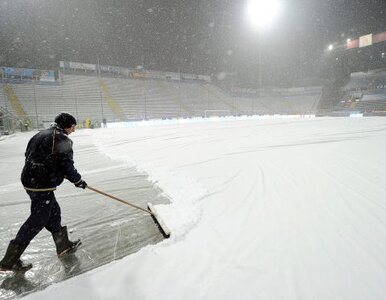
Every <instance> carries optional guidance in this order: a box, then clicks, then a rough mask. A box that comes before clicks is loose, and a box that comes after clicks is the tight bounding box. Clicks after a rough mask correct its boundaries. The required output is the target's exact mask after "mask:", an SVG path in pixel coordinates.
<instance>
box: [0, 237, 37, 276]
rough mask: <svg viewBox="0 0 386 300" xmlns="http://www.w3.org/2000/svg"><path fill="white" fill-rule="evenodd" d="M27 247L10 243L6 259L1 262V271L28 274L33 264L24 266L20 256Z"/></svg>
mask: <svg viewBox="0 0 386 300" xmlns="http://www.w3.org/2000/svg"><path fill="white" fill-rule="evenodd" d="M25 248H27V246H22V245H17V244H13V243H12V241H11V242H10V243H9V245H8V248H7V252H6V253H5V255H4V258H3V259H2V260H1V261H0V270H1V271H14V272H26V271H28V270H29V269H31V268H32V264H23V262H22V261H21V260H20V256H21V255H22V254H23V252H24V250H25Z"/></svg>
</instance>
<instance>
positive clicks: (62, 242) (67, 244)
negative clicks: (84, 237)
mask: <svg viewBox="0 0 386 300" xmlns="http://www.w3.org/2000/svg"><path fill="white" fill-rule="evenodd" d="M52 237H53V238H54V242H55V245H56V253H57V254H58V256H59V257H61V256H62V255H64V254H66V253H73V252H75V251H76V249H77V248H78V247H79V246H80V244H81V242H80V240H77V241H75V242H71V241H70V240H69V239H68V233H67V226H63V227H62V229H61V230H60V231H58V232H55V233H53V234H52Z"/></svg>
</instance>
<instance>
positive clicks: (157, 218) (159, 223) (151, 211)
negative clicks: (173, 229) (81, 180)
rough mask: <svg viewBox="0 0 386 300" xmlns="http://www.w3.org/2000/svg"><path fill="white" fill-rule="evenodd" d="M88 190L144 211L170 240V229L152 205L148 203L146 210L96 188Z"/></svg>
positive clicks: (89, 187)
mask: <svg viewBox="0 0 386 300" xmlns="http://www.w3.org/2000/svg"><path fill="white" fill-rule="evenodd" d="M87 188H88V189H89V190H92V191H94V192H96V193H98V194H101V195H104V196H106V197H109V198H111V199H114V200H116V201H119V202H122V203H124V204H126V205H129V206H131V207H134V208H136V209H139V210H142V211H144V212H146V213H148V214H150V216H151V217H152V219H153V221H154V223H155V224H156V225H157V227H158V229H159V230H160V232H161V233H162V235H163V236H164V237H165V238H169V237H170V230H169V228H168V227H167V226H166V224H165V223H164V222H163V221H162V219H161V217H160V216H159V215H158V214H157V212H156V211H155V209H154V207H153V206H152V205H151V203H148V204H147V209H145V208H142V207H140V206H137V205H135V204H132V203H129V202H127V201H125V200H122V199H119V198H117V197H115V196H113V195H110V194H107V193H105V192H102V191H100V190H97V189H95V188H93V187H91V186H89V185H88V186H87Z"/></svg>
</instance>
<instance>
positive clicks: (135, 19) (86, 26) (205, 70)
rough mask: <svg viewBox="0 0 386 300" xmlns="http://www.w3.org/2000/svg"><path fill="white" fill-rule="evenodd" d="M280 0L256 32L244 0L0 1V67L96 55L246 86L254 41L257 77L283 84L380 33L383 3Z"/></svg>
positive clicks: (53, 64)
mask: <svg viewBox="0 0 386 300" xmlns="http://www.w3.org/2000/svg"><path fill="white" fill-rule="evenodd" d="M267 1H269V0H267ZM282 2H283V8H282V12H281V14H280V16H279V18H278V19H277V20H275V22H274V24H272V26H271V27H270V28H268V29H266V30H264V31H262V32H261V34H260V37H259V38H258V36H257V33H256V32H255V31H253V30H251V28H250V26H249V24H248V21H247V19H246V14H245V7H246V3H247V1H246V0H244V1H229V0H218V1H214V0H211V1H210V0H206V1H203V0H196V1H195V0H189V1H188V0H162V1H155V0H115V1H114V0H111V1H99V0H94V1H91V0H77V1H74V0H65V1H63V0H60V1H59V0H7V1H4V0H0V66H13V67H29V68H42V69H54V68H57V67H58V61H59V60H68V61H77V62H85V63H97V62H98V60H99V62H100V64H104V65H112V66H124V67H129V68H135V67H137V66H143V67H144V68H146V69H152V70H162V71H173V72H178V71H181V72H187V73H197V74H207V75H212V76H214V77H219V74H220V77H221V74H228V75H227V76H228V77H231V76H233V77H235V78H237V80H238V81H239V82H242V83H244V84H245V85H248V84H249V83H252V82H254V78H255V75H256V69H257V66H258V59H257V57H258V56H257V54H256V53H257V49H258V47H260V49H261V51H262V70H263V73H264V83H265V84H267V85H290V84H293V82H294V81H297V80H302V79H304V78H313V77H315V76H318V75H320V69H321V66H322V65H323V64H324V62H325V59H326V57H325V56H326V51H325V49H326V48H327V46H328V45H329V44H330V43H339V44H343V43H344V42H345V41H346V39H347V38H352V39H356V38H358V37H359V36H360V35H364V34H367V33H378V32H382V31H386V0H368V1H364V0H351V1H350V0H336V1H328V0H287V1H285V0H283V1H282ZM382 44H385V43H382Z"/></svg>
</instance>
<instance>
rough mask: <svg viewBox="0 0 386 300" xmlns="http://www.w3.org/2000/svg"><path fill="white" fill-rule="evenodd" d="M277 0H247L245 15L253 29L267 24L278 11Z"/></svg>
mask: <svg viewBox="0 0 386 300" xmlns="http://www.w3.org/2000/svg"><path fill="white" fill-rule="evenodd" d="M280 8H281V5H280V1H279V0H249V2H248V4H247V11H246V12H247V16H248V19H249V21H250V23H251V25H252V26H253V28H254V29H259V28H261V27H265V26H267V25H269V24H270V23H271V22H272V20H273V19H274V18H275V17H276V16H277V15H278V14H279V12H280Z"/></svg>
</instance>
